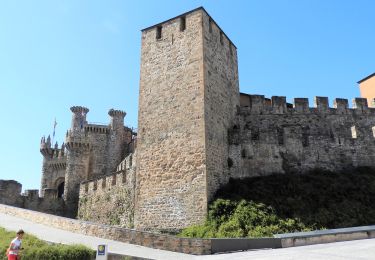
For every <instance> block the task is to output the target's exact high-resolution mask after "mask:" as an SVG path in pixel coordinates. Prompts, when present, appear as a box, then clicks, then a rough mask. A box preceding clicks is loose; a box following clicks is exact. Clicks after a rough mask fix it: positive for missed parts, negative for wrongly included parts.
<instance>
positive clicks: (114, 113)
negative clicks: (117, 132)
mask: <svg viewBox="0 0 375 260" xmlns="http://www.w3.org/2000/svg"><path fill="white" fill-rule="evenodd" d="M108 115H109V116H110V117H111V122H110V125H111V128H112V129H123V128H124V117H125V116H126V112H125V111H122V110H115V109H113V108H112V109H110V110H109V111H108Z"/></svg>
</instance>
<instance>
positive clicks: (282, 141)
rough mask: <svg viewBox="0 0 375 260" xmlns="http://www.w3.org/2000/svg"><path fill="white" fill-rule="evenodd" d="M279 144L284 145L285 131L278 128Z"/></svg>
mask: <svg viewBox="0 0 375 260" xmlns="http://www.w3.org/2000/svg"><path fill="white" fill-rule="evenodd" d="M277 142H278V143H279V145H284V129H282V128H277Z"/></svg>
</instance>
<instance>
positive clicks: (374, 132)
mask: <svg viewBox="0 0 375 260" xmlns="http://www.w3.org/2000/svg"><path fill="white" fill-rule="evenodd" d="M372 136H373V137H374V138H375V126H373V127H372Z"/></svg>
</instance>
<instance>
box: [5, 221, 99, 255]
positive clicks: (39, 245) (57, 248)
mask: <svg viewBox="0 0 375 260" xmlns="http://www.w3.org/2000/svg"><path fill="white" fill-rule="evenodd" d="M14 237H15V232H9V231H6V230H5V229H3V228H0V256H1V257H0V259H7V258H6V257H5V252H6V249H7V248H8V247H9V244H10V241H12V239H13V238H14ZM22 247H23V248H25V249H24V250H23V251H22V259H23V260H35V259H38V260H55V259H59V260H62V259H63V260H90V259H93V258H94V257H95V251H94V250H91V249H89V248H87V247H85V246H82V245H71V246H68V245H61V244H53V245H49V244H48V243H46V242H44V241H42V240H39V239H37V238H36V237H34V236H32V235H30V234H27V233H26V234H25V236H24V238H23V239H22Z"/></svg>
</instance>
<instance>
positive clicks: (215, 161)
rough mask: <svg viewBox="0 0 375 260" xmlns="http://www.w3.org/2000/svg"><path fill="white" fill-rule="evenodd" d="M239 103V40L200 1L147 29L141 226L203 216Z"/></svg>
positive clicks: (220, 178) (224, 173) (225, 173)
mask: <svg viewBox="0 0 375 260" xmlns="http://www.w3.org/2000/svg"><path fill="white" fill-rule="evenodd" d="M238 106H239V86H238V70H237V51H236V47H235V46H234V45H233V43H232V42H231V41H230V39H229V38H228V37H227V36H226V35H225V33H224V32H223V31H222V30H221V29H220V27H219V26H218V25H217V24H216V23H215V22H214V20H213V19H212V18H211V17H210V16H209V15H208V14H207V12H206V11H205V10H204V9H203V8H202V7H200V8H197V9H195V10H192V11H190V12H188V13H185V14H182V15H180V16H178V17H175V18H172V19H170V20H168V21H165V22H163V23H160V24H157V25H154V26H151V27H149V28H146V29H144V30H143V31H142V50H141V78H140V95H139V118H138V140H137V153H138V156H137V191H136V201H135V227H136V228H139V229H145V228H149V229H160V230H163V229H180V228H183V227H186V226H188V225H192V224H198V223H202V222H203V221H204V219H205V216H206V214H207V205H208V202H209V201H210V199H211V198H212V196H213V194H214V192H215V191H216V190H217V188H218V187H219V186H220V185H221V184H222V183H225V182H226V181H227V180H228V178H229V167H228V163H229V161H228V142H227V140H228V129H229V128H231V127H232V126H233V121H234V117H235V114H236V111H237V107H238Z"/></svg>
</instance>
